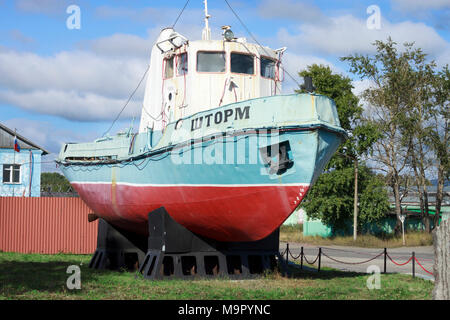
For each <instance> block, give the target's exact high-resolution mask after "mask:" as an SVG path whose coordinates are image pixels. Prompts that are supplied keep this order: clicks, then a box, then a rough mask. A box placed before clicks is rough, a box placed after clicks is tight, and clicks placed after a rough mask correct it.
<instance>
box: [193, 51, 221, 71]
mask: <svg viewBox="0 0 450 320" xmlns="http://www.w3.org/2000/svg"><path fill="white" fill-rule="evenodd" d="M197 71H198V72H225V52H197Z"/></svg>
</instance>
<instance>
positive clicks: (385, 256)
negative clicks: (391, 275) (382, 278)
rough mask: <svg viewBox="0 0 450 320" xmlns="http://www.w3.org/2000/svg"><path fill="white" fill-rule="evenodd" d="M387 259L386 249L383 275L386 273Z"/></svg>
mask: <svg viewBox="0 0 450 320" xmlns="http://www.w3.org/2000/svg"><path fill="white" fill-rule="evenodd" d="M386 258H387V250H386V248H384V271H383V273H386Z"/></svg>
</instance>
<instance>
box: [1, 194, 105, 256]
mask: <svg viewBox="0 0 450 320" xmlns="http://www.w3.org/2000/svg"><path fill="white" fill-rule="evenodd" d="M89 212H91V210H90V209H89V208H88V207H87V205H86V204H85V203H84V202H83V201H82V200H81V199H80V198H77V197H0V250H1V251H5V252H20V253H44V254H54V253H74V254H91V253H93V252H94V251H95V249H96V246H97V225H98V221H95V222H91V223H89V222H88V219H87V215H88V213H89Z"/></svg>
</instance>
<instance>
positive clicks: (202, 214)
mask: <svg viewBox="0 0 450 320" xmlns="http://www.w3.org/2000/svg"><path fill="white" fill-rule="evenodd" d="M343 139H345V132H344V130H343V129H342V128H340V126H339V119H338V117H337V112H336V108H335V105H334V103H333V101H332V100H330V99H328V98H326V97H324V96H319V95H310V94H299V95H288V96H273V97H267V98H259V99H253V100H248V101H243V102H240V103H235V104H230V105H226V106H223V107H220V108H216V109H213V110H208V111H204V112H200V113H197V114H194V115H192V116H189V117H186V118H183V119H180V120H179V121H177V122H173V123H169V125H168V126H167V127H166V128H165V130H164V132H157V131H155V132H152V131H151V130H149V131H148V132H144V133H139V134H132V133H125V134H119V135H117V136H114V137H107V138H103V139H99V140H97V141H95V142H93V143H85V144H67V145H65V146H63V149H62V150H61V153H60V156H59V160H58V161H59V163H60V164H61V170H62V171H63V173H64V175H65V176H66V177H67V178H68V179H69V181H70V182H71V183H72V184H73V186H74V187H75V188H76V190H77V191H78V193H79V194H80V196H81V197H82V198H83V200H84V201H85V202H86V203H87V204H88V205H89V206H90V207H91V208H92V210H93V211H94V212H95V213H96V214H97V215H98V216H99V217H102V218H104V219H106V220H107V221H109V222H110V223H112V224H115V225H117V226H120V227H123V228H125V229H128V230H131V231H133V232H136V233H141V234H145V233H146V230H147V226H146V219H147V214H148V212H150V211H152V210H154V209H157V208H159V207H161V206H164V207H165V208H166V209H167V211H168V212H169V214H170V215H171V216H172V218H174V219H175V220H176V221H177V222H179V223H180V224H182V225H184V226H185V227H187V228H188V229H190V230H191V231H193V232H196V233H198V234H201V235H203V236H206V237H210V238H213V239H216V240H220V241H254V240H259V239H261V238H264V237H265V236H267V235H269V234H270V233H271V232H273V231H274V230H275V229H276V228H278V227H279V226H280V225H281V224H282V223H283V222H284V221H285V220H286V219H287V218H288V216H289V215H290V214H291V213H292V212H293V211H294V210H295V208H296V207H297V206H298V205H299V204H300V203H301V201H302V199H303V198H304V196H305V195H306V193H307V191H308V189H309V188H310V186H311V185H312V184H313V183H314V182H315V181H316V179H317V178H318V176H319V175H320V173H321V172H322V171H323V169H324V167H325V165H326V164H327V162H328V161H329V159H330V158H331V157H332V155H333V154H334V152H335V151H336V149H337V148H338V147H339V145H340V143H341V142H342V141H343Z"/></svg>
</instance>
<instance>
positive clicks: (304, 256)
mask: <svg viewBox="0 0 450 320" xmlns="http://www.w3.org/2000/svg"><path fill="white" fill-rule="evenodd" d="M319 256H320V255H319V254H318V255H317V257H316V259H314V261H313V262H309V261H308V259H306V255H303V258H304V259H305V261H306V263H307V264H310V265H313V264H315V263H316V262H317V260H318V259H319Z"/></svg>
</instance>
